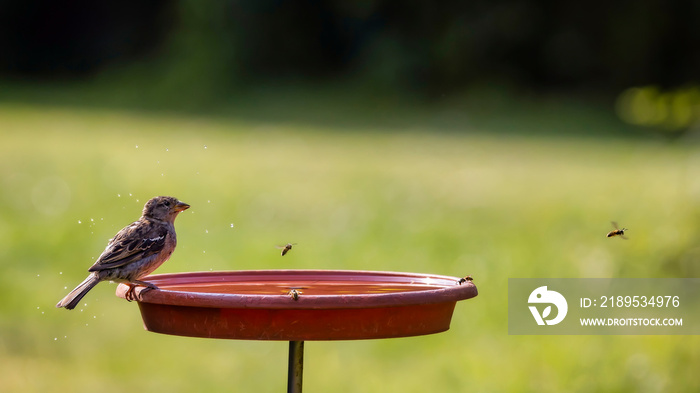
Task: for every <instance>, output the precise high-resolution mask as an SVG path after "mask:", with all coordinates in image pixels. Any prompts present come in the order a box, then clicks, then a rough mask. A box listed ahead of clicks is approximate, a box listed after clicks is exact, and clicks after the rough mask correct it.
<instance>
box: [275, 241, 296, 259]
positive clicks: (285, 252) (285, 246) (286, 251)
mask: <svg viewBox="0 0 700 393" xmlns="http://www.w3.org/2000/svg"><path fill="white" fill-rule="evenodd" d="M296 245H297V244H296V243H287V244H286V245H284V246H275V247H277V248H279V249H280V250H282V256H285V254H287V253H288V252H289V250H291V249H292V246H296Z"/></svg>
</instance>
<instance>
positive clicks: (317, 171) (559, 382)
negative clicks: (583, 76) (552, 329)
mask: <svg viewBox="0 0 700 393" xmlns="http://www.w3.org/2000/svg"><path fill="white" fill-rule="evenodd" d="M321 109H322V108H321ZM540 113H546V111H544V110H542V111H541V112H540ZM408 115H410V114H407V116H408ZM549 120H551V119H549ZM501 121H502V119H501V120H498V119H494V123H493V127H494V128H497V127H499V124H500V123H499V122H501ZM539 121H542V122H543V123H538V122H539ZM547 121H548V119H546V118H545V119H542V120H539V119H536V118H534V117H533V118H531V119H530V120H529V121H528V122H524V123H523V124H521V126H522V127H523V129H525V130H530V129H537V128H539V127H542V126H543V124H544V127H546V124H548V123H547ZM559 121H561V119H560V120H559ZM353 124H355V126H347V125H340V124H339V125H338V126H337V128H333V127H332V126H329V125H327V124H313V123H308V124H306V123H303V122H294V121H282V120H280V119H277V120H270V121H265V120H264V119H261V118H245V117H244V118H243V119H238V118H236V117H235V116H233V117H216V116H197V115H195V114H172V113H170V114H163V113H160V114H154V113H150V114H149V113H148V112H137V111H127V110H117V109H110V110H107V109H102V110H100V109H97V108H92V109H85V108H80V107H70V106H63V107H61V106H51V105H30V104H12V103H8V102H5V103H3V104H2V105H0V136H2V140H3V143H2V144H1V146H0V185H1V191H0V203H1V204H2V206H3V207H4V209H2V210H0V235H1V236H2V238H3V239H4V240H3V241H2V242H0V261H1V264H2V271H3V274H2V275H0V296H1V297H2V299H3V301H2V302H1V303H0V315H1V318H0V391H12V392H14V391H22V392H34V391H37V392H38V391H42V392H43V391H74V392H82V391H86V392H87V391H95V390H96V389H98V390H100V391H104V392H111V391H115V392H116V391H124V390H125V389H130V388H134V387H137V388H138V389H139V390H141V389H143V390H159V391H166V390H167V391H173V392H189V391H220V390H232V391H258V392H278V391H283V390H284V389H285V386H286V360H287V358H286V351H287V345H286V344H285V343H281V342H246V341H219V340H204V339H192V338H182V337H170V336H165V335H157V334H152V333H147V332H145V331H144V330H143V329H142V327H141V322H140V316H139V314H138V312H137V310H136V305H135V304H129V303H127V302H124V301H123V300H121V299H118V298H116V297H115V296H114V290H115V289H116V286H115V285H110V284H106V283H104V284H101V285H99V286H98V287H97V288H95V289H94V290H93V291H92V292H91V293H90V294H89V295H88V296H87V297H86V299H85V304H84V305H83V306H82V307H80V308H79V309H76V310H75V311H74V312H66V311H64V310H57V309H55V308H54V305H55V303H56V302H57V301H58V300H59V299H60V298H61V297H62V296H64V295H65V293H66V292H67V291H68V290H70V289H72V288H73V287H74V286H75V285H77V284H78V283H79V282H80V281H81V280H82V279H83V278H84V276H85V275H86V269H87V268H88V267H89V266H90V265H91V264H92V263H93V261H94V258H95V257H97V256H98V255H99V253H100V252H101V251H102V249H103V248H104V246H105V244H106V241H107V240H108V239H109V238H110V237H111V236H112V235H113V234H114V233H115V232H116V231H117V230H119V229H120V228H122V227H123V226H124V225H126V224H128V223H130V222H131V221H133V220H135V219H136V218H138V216H139V213H140V210H141V208H142V205H143V203H144V202H145V201H146V200H147V199H148V198H150V197H152V196H155V195H173V196H176V197H178V198H180V199H182V200H183V201H186V202H188V203H190V204H191V205H192V208H191V209H190V210H188V211H187V212H185V213H184V214H182V215H181V216H180V217H179V218H178V220H177V223H176V227H177V230H178V239H179V245H178V249H177V251H176V252H175V254H174V256H173V258H172V259H171V260H170V261H168V262H167V263H166V264H165V265H163V266H162V267H161V268H160V269H159V270H158V273H165V272H180V271H199V270H230V269H278V268H314V269H367V270H396V271H409V272H426V273H436V274H446V275H453V276H464V275H466V274H471V275H472V276H473V277H474V280H475V283H476V285H477V287H478V288H479V296H478V297H477V298H475V299H472V300H468V301H464V302H460V303H459V304H458V305H457V308H456V310H455V315H454V317H453V321H452V327H451V329H450V330H449V331H448V332H446V333H442V334H437V335H432V336H425V337H414V338H403V339H393V340H373V341H358V342H309V343H307V346H306V372H305V376H304V384H305V388H306V390H308V391H334V392H367V391H402V392H417V391H421V392H422V391H427V390H429V391H444V392H450V391H463V390H474V391H489V392H498V391H544V392H558V391H583V392H586V391H591V392H593V391H601V390H604V391H621V392H625V391H629V392H638V391H698V390H700V380H698V379H697V377H696V375H695V374H696V372H695V370H697V368H698V366H699V365H700V339H698V338H697V337H695V336H693V337H683V336H660V337H654V336H640V337H636V336H573V337H552V336H543V337H527V336H522V337H521V336H508V334H507V279H508V278H509V277H655V276H659V277H698V274H699V273H700V265H698V263H697V259H696V258H695V256H696V255H697V253H698V251H697V250H698V249H697V244H698V240H699V239H700V220H699V218H700V214H699V213H700V209H699V207H700V177H699V176H698V174H699V173H700V172H699V169H700V154H698V149H697V146H696V145H695V144H693V143H687V144H683V145H681V144H666V143H663V142H662V141H656V140H649V139H620V138H614V137H601V138H597V139H593V138H577V137H575V136H570V137H556V138H555V137H552V136H551V135H549V136H548V135H538V136H527V135H525V134H518V133H517V132H513V133H510V134H507V135H503V134H489V132H488V131H489V123H488V122H482V123H481V124H480V126H479V129H478V130H476V129H471V128H469V127H466V128H467V129H465V130H463V131H465V132H462V133H455V132H444V130H443V129H441V128H440V127H439V126H436V125H435V123H431V122H424V123H418V125H416V126H415V127H413V128H411V129H410V130H407V131H405V132H396V131H395V130H392V131H387V130H386V129H384V128H382V127H380V126H372V125H371V123H370V124H364V123H361V122H360V123H353ZM421 124H422V125H421ZM430 124H433V126H430ZM610 127H614V126H613V125H611V126H610ZM339 129H342V131H344V132H337V131H338V130H339ZM452 131H453V130H452ZM470 131H479V132H470ZM597 131H598V132H599V133H600V134H601V135H605V134H606V133H608V132H609V133H611V134H615V132H616V130H614V129H612V128H611V129H609V130H607V129H602V130H597ZM611 220H616V221H618V222H620V224H621V225H624V226H625V227H627V228H629V229H630V230H629V232H628V235H629V237H630V240H628V241H624V240H621V239H607V238H605V234H606V233H607V231H608V230H610V221H611ZM286 242H296V243H298V246H296V247H295V248H294V250H293V251H292V252H290V253H289V254H288V255H287V256H286V257H284V258H281V257H280V256H279V250H277V249H276V248H275V247H274V246H275V245H277V244H284V243H286ZM270 375H273V377H270Z"/></svg>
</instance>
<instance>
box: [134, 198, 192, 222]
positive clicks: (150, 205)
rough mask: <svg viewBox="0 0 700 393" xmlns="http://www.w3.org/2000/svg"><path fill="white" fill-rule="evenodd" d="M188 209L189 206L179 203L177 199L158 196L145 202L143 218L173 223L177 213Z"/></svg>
mask: <svg viewBox="0 0 700 393" xmlns="http://www.w3.org/2000/svg"><path fill="white" fill-rule="evenodd" d="M189 207H190V205H188V204H186V203H185V202H180V201H179V200H178V199H177V198H173V197H169V196H158V197H155V198H152V199H151V200H149V201H148V202H146V205H145V206H144V207H143V216H144V217H148V218H153V219H156V220H161V221H170V222H173V221H175V217H177V214H178V213H180V212H181V211H183V210H186V209H188V208H189Z"/></svg>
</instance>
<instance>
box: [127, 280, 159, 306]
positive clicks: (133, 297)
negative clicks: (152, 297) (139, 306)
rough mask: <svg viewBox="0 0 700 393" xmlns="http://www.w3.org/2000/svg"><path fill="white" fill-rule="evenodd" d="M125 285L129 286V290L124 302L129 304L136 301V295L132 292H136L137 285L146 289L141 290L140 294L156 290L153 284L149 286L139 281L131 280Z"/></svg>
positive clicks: (147, 283)
mask: <svg viewBox="0 0 700 393" xmlns="http://www.w3.org/2000/svg"><path fill="white" fill-rule="evenodd" d="M127 285H128V286H129V290H128V291H126V300H128V301H130V302H131V301H134V300H136V293H135V292H134V291H136V286H137V285H143V286H144V287H146V288H145V289H143V290H141V292H143V291H147V290H150V289H158V287H157V286H156V285H155V284H151V283H150V282H146V281H141V280H133V281H131V282H130V283H127Z"/></svg>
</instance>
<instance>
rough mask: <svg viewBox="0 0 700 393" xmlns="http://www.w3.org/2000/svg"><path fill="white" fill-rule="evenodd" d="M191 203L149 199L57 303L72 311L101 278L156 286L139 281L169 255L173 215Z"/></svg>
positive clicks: (163, 198)
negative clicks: (140, 213)
mask: <svg viewBox="0 0 700 393" xmlns="http://www.w3.org/2000/svg"><path fill="white" fill-rule="evenodd" d="M189 207H190V205H188V204H186V203H184V202H181V201H179V200H177V198H173V197H169V196H159V197H155V198H152V199H151V200H149V201H148V202H146V205H144V207H143V213H142V215H141V218H139V219H138V221H135V222H133V223H131V224H130V225H128V226H126V227H125V228H123V229H122V230H121V231H119V232H117V234H116V236H114V238H112V239H110V241H109V243H108V244H107V247H106V248H105V250H104V251H103V252H102V254H101V255H100V257H99V258H97V262H95V264H94V265H92V267H90V268H89V269H88V271H89V272H90V275H89V276H88V277H87V278H86V279H85V281H83V282H82V283H80V285H78V286H77V287H76V288H75V289H74V290H72V291H70V293H69V294H68V295H66V297H64V298H63V299H62V300H61V301H60V302H58V304H56V307H57V308H60V307H65V308H66V309H68V310H72V309H74V308H75V306H77V305H78V303H79V302H80V300H81V299H82V298H83V296H85V295H86V294H87V293H88V292H89V291H90V290H91V289H92V288H93V287H94V286H95V285H97V284H98V283H99V282H100V281H105V280H108V281H116V282H124V283H128V284H129V285H131V290H133V289H134V288H135V286H136V285H144V286H146V287H148V288H152V289H156V288H157V287H156V286H155V285H154V284H151V283H149V282H145V281H141V280H140V279H141V278H142V277H144V276H147V275H149V274H150V273H152V272H153V271H154V270H156V269H157V268H158V267H159V266H160V265H162V264H163V262H165V261H167V260H168V258H170V255H171V254H172V253H173V251H174V250H175V245H176V244H177V238H176V236H175V225H174V222H175V218H176V217H177V215H178V214H179V213H180V212H181V211H183V210H186V209H188V208H189Z"/></svg>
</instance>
